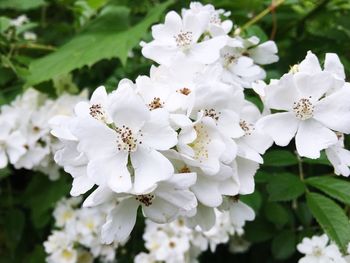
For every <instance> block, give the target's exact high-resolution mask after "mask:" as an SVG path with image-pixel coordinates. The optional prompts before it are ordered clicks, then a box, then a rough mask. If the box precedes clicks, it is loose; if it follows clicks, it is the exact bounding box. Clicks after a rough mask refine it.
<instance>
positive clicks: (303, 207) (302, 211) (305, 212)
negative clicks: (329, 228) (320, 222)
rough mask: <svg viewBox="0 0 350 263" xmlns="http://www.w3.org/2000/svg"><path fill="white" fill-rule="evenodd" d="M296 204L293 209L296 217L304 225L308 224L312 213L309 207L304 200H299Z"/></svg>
mask: <svg viewBox="0 0 350 263" xmlns="http://www.w3.org/2000/svg"><path fill="white" fill-rule="evenodd" d="M297 205H298V206H297V208H296V210H295V214H296V216H297V218H298V219H299V221H300V222H301V223H302V224H303V225H304V226H309V225H310V224H311V221H312V214H311V212H310V209H309V207H308V206H307V204H306V203H305V202H300V203H298V204H297Z"/></svg>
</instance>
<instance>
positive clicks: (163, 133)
mask: <svg viewBox="0 0 350 263" xmlns="http://www.w3.org/2000/svg"><path fill="white" fill-rule="evenodd" d="M141 130H142V134H143V137H142V142H143V143H145V144H146V145H147V146H150V147H151V148H154V149H156V150H163V151H164V150H169V149H170V148H171V147H173V146H175V145H176V143H177V133H176V132H175V131H174V130H173V129H172V128H171V127H170V124H169V113H167V112H166V111H165V110H163V109H156V110H152V111H151V118H150V120H149V121H148V122H146V123H145V125H144V126H143V127H142V129H141Z"/></svg>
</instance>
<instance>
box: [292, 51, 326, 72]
mask: <svg viewBox="0 0 350 263" xmlns="http://www.w3.org/2000/svg"><path fill="white" fill-rule="evenodd" d="M298 67H299V71H301V72H305V73H308V74H315V73H319V72H321V71H322V69H321V66H320V63H319V62H318V58H317V57H316V56H315V54H313V53H312V52H311V51H308V52H307V55H306V57H305V59H304V60H303V61H302V62H301V63H300V64H299V65H298Z"/></svg>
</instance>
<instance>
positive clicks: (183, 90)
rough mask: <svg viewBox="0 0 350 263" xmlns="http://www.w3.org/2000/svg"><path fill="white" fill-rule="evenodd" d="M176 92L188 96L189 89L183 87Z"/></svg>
mask: <svg viewBox="0 0 350 263" xmlns="http://www.w3.org/2000/svg"><path fill="white" fill-rule="evenodd" d="M176 92H180V93H181V94H183V95H186V96H187V95H188V94H190V93H191V90H190V89H189V88H186V87H184V88H182V89H179V90H177V91H176Z"/></svg>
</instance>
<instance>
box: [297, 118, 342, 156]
mask: <svg viewBox="0 0 350 263" xmlns="http://www.w3.org/2000/svg"><path fill="white" fill-rule="evenodd" d="M337 141H338V139H337V136H336V134H335V133H334V132H332V131H331V130H330V129H328V128H326V127H325V126H323V125H322V124H321V123H319V122H318V121H316V120H313V119H308V120H305V121H302V122H301V123H300V126H299V129H298V132H297V135H296V136H295V144H296V148H297V151H298V154H299V155H300V156H304V157H308V158H311V159H316V158H319V157H320V151H321V150H323V149H326V148H327V147H328V146H330V145H332V144H335V143H336V142H337Z"/></svg>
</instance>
